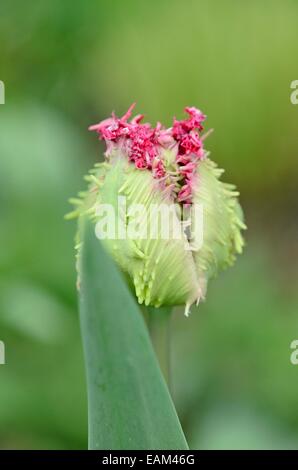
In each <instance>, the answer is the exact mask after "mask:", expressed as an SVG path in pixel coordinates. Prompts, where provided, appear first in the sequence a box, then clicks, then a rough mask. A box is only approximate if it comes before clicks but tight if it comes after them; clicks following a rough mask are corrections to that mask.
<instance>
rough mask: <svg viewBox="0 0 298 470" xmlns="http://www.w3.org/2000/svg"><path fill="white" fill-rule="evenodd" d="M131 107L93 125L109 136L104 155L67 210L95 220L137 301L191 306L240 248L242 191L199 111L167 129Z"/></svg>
mask: <svg viewBox="0 0 298 470" xmlns="http://www.w3.org/2000/svg"><path fill="white" fill-rule="evenodd" d="M133 107H134V105H133V106H131V107H130V108H129V110H128V111H127V113H126V114H125V115H124V116H122V117H121V118H118V117H116V116H115V115H114V114H112V116H111V118H109V119H106V120H104V121H102V122H100V123H99V124H96V125H94V126H91V127H90V128H89V129H90V130H92V131H95V132H96V133H97V134H98V136H99V139H101V140H104V141H105V143H106V146H107V150H106V152H105V161H104V162H103V163H98V164H96V165H95V167H94V169H93V170H91V172H90V174H89V175H88V177H87V180H88V182H89V187H88V190H87V191H86V192H85V193H80V195H79V196H80V198H79V199H75V200H72V202H73V203H75V204H76V205H77V207H78V208H77V209H76V210H75V211H74V212H73V213H71V214H70V217H72V216H77V217H79V218H81V217H83V216H86V215H88V216H89V217H91V218H92V220H94V222H95V224H96V225H95V227H96V228H95V229H96V234H97V236H98V238H100V239H101V241H102V243H103V244H104V245H105V246H106V248H107V250H108V251H109V252H110V254H111V256H112V257H113V258H114V260H115V261H116V263H117V264H118V266H119V267H120V269H121V270H122V271H123V273H124V274H125V276H126V278H127V280H128V282H129V284H130V285H131V287H132V288H133V290H134V292H135V294H136V297H137V299H138V302H139V303H140V304H143V303H144V304H145V305H147V306H148V305H150V306H154V307H160V306H162V305H183V304H184V305H185V306H186V307H185V312H186V314H187V313H188V311H189V308H190V306H191V305H192V304H193V303H194V302H197V303H198V302H199V301H200V299H202V298H204V296H205V292H206V287H207V283H208V280H209V279H210V278H211V277H214V276H215V275H216V274H217V272H218V271H219V270H220V269H222V268H225V267H227V266H229V265H231V264H233V262H234V260H235V256H236V254H237V253H241V251H242V247H243V238H242V235H241V230H242V229H244V228H245V225H244V223H243V216H242V211H241V208H240V205H239V203H238V200H237V196H238V192H236V191H235V188H234V186H232V185H229V184H226V183H223V182H221V181H220V179H219V178H220V176H221V174H222V172H223V171H222V170H219V169H218V168H217V166H216V165H215V163H213V162H212V161H211V160H210V159H209V158H208V154H207V152H206V151H205V150H204V146H203V141H204V136H201V132H202V130H203V122H204V120H205V115H204V114H203V113H202V112H201V111H199V110H197V109H196V108H194V107H187V108H185V111H186V113H187V114H188V118H187V119H184V120H180V121H179V120H176V119H174V122H173V126H172V127H171V128H169V129H166V128H164V127H163V126H162V125H161V124H160V123H158V124H157V125H156V127H152V126H151V125H150V124H148V123H142V120H143V116H142V115H137V116H135V117H134V118H133V119H130V118H131V114H132V109H133ZM205 136H206V135H205ZM197 207H199V208H201V209H202V211H201V212H200V211H199V213H201V214H202V219H201V218H200V217H199V218H198V217H196V216H194V214H197V211H196V208H197ZM198 225H200V227H199V230H198ZM78 236H79V235H78Z"/></svg>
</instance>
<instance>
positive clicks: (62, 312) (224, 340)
mask: <svg viewBox="0 0 298 470" xmlns="http://www.w3.org/2000/svg"><path fill="white" fill-rule="evenodd" d="M297 18H298V3H297V2H296V1H294V0H284V1H283V2H280V1H277V0H271V1H270V2H269V1H266V2H265V1H264V2H260V1H258V0H252V1H250V2H237V1H235V0H234V1H233V0H218V1H217V0H210V1H208V2H204V1H200V0H197V1H192V0H186V1H185V2H182V1H180V0H171V1H170V0H158V1H157V0H150V1H144V2H139V1H135V0H126V1H125V2H123V1H120V0H113V2H108V1H99V0H98V1H96V0H78V1H76V2H73V1H70V0H64V1H63V2H61V1H60V0H52V1H46V2H36V1H33V0H27V2H22V1H20V0H14V1H8V0H2V1H1V14H0V45H1V46H0V79H1V80H3V81H4V82H5V85H6V104H5V105H2V106H0V204H1V231H0V245H1V249H0V340H2V341H4V342H5V345H6V361H7V364H6V365H5V366H0V448H3V449H6V448H23V449H24V448H33V449H38V448H42V449H83V448H86V446H87V422H86V392H85V378H84V368H83V360H82V348H81V341H80V332H79V326H78V313H77V295H76V289H75V277H76V276H75V269H74V250H73V238H74V232H75V223H71V222H66V221H64V220H63V215H64V214H65V213H66V212H68V211H69V209H70V206H69V205H68V203H67V198H68V197H69V196H72V195H75V194H76V193H77V191H78V190H80V189H82V188H83V187H84V182H83V180H82V176H83V174H85V173H86V171H87V170H88V168H89V167H90V166H91V165H92V164H93V163H94V162H95V161H96V160H98V159H99V158H100V155H101V153H102V150H103V148H102V146H101V144H100V143H98V142H97V140H96V137H95V136H94V135H92V134H90V133H88V132H87V127H88V125H89V124H91V123H94V122H98V121H99V120H101V119H103V118H104V117H106V116H107V115H109V114H110V112H111V110H115V111H116V112H117V113H118V114H121V113H124V112H125V111H126V109H127V108H128V106H129V105H130V104H131V103H132V102H134V101H136V102H137V111H138V112H144V113H145V114H146V117H147V118H148V120H152V121H153V122H155V121H156V120H162V121H164V122H165V123H166V124H168V125H170V124H171V119H172V116H173V115H176V116H177V117H180V118H181V117H182V112H183V108H184V107H185V106H186V105H194V106H197V107H199V108H200V109H202V110H203V111H204V112H205V113H206V114H207V115H208V120H207V128H214V129H215V131H214V133H213V134H212V136H211V137H210V138H208V141H207V143H206V146H207V147H208V148H209V149H210V150H211V152H212V158H213V159H214V160H216V161H217V162H218V164H219V165H220V166H222V167H223V168H225V169H226V173H225V180H226V181H230V182H233V183H235V184H237V186H238V188H239V189H240V192H241V202H242V205H243V207H244V210H245V214H246V221H247V225H248V231H247V233H246V240H247V246H246V249H245V252H244V255H243V256H241V257H240V258H239V260H238V262H237V264H236V265H235V267H233V268H232V269H230V270H229V271H226V272H225V273H224V274H222V275H221V276H220V277H219V278H218V279H217V280H215V281H213V282H212V283H211V284H210V287H209V292H208V298H207V301H206V302H205V304H204V305H201V306H200V307H199V308H198V309H197V310H196V309H194V310H193V312H192V315H191V317H190V318H189V319H185V318H184V317H183V315H182V313H181V312H179V311H178V312H176V314H175V318H174V321H173V325H172V331H173V339H172V343H173V345H172V348H173V361H172V363H173V377H174V380H173V381H174V387H173V395H174V400H175V403H176V406H177V409H178V412H179V415H180V418H181V421H182V424H183V427H184V430H185V433H186V436H187V438H188V440H189V442H190V445H191V447H192V448H197V449H212V448H230V449H236V448H251V449H253V448H274V449H276V448H292V449H297V448H298V366H294V365H292V364H291V362H290V354H291V349H290V343H291V342H292V340H294V339H298V289H297V287H298V283H297V278H298V266H297V261H298V245H297V233H298V232H297V229H298V221H297V176H298V160H297V158H298V142H297V129H298V106H294V105H293V104H291V102H290V93H291V90H290V83H291V82H292V81H293V80H295V79H298V62H297V58H298V41H297Z"/></svg>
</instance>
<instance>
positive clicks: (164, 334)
mask: <svg viewBox="0 0 298 470" xmlns="http://www.w3.org/2000/svg"><path fill="white" fill-rule="evenodd" d="M171 312H172V307H160V308H153V307H148V325H149V332H150V336H151V340H152V343H153V347H154V350H155V353H156V355H157V358H158V361H159V365H160V368H161V371H162V373H163V375H164V378H165V380H166V382H167V384H168V387H169V390H170V391H171V328H170V327H171V321H170V320H171Z"/></svg>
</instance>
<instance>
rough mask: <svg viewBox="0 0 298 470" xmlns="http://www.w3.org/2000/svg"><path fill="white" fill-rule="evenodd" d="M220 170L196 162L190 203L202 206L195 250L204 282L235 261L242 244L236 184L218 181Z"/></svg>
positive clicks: (207, 164) (241, 223)
mask: <svg viewBox="0 0 298 470" xmlns="http://www.w3.org/2000/svg"><path fill="white" fill-rule="evenodd" d="M222 173H223V170H221V169H219V168H218V167H217V165H216V164H215V163H214V162H213V161H211V160H210V159H208V158H206V159H205V160H203V161H202V162H200V164H199V165H198V170H197V174H196V181H195V184H194V197H193V202H194V203H196V204H202V205H203V244H202V247H201V248H200V249H199V250H198V251H196V252H194V259H195V263H196V267H197V270H198V273H199V274H202V273H203V274H204V276H205V279H206V282H207V281H208V279H209V278H211V277H214V276H215V275H216V274H217V272H218V271H219V270H220V269H224V268H226V267H227V266H230V265H232V264H233V263H234V261H235V258H236V254H237V253H241V252H242V247H243V245H244V241H243V237H242V235H241V230H242V229H245V228H246V227H245V225H244V222H243V214H242V209H241V207H240V204H239V202H238V200H237V196H238V192H237V191H236V190H235V186H233V185H231V184H227V183H223V182H222V181H220V179H219V178H220V176H221V174H222Z"/></svg>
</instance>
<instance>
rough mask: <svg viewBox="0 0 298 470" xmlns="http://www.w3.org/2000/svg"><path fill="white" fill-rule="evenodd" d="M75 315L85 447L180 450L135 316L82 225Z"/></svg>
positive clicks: (182, 444) (178, 432) (170, 408)
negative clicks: (83, 376) (83, 377)
mask: <svg viewBox="0 0 298 470" xmlns="http://www.w3.org/2000/svg"><path fill="white" fill-rule="evenodd" d="M83 240H84V242H83V248H82V253H81V255H80V256H81V260H80V275H81V291H80V316H81V328H82V335H83V343H84V350H85V360H86V368H87V385H88V402H89V448H90V449H119V450H124V449H129V450H136V449H153V450H158V449H187V448H188V447H187V443H186V440H185V437H184V435H183V432H182V429H181V425H180V423H179V420H178V417H177V414H176V411H175V408H174V405H173V403H172V400H171V398H170V395H169V392H168V389H167V386H166V384H165V381H164V379H163V377H162V375H161V372H160V369H159V366H158V363H157V359H156V357H155V354H154V352H153V349H152V345H151V341H150V338H149V335H148V332H147V328H146V325H145V322H144V320H143V317H142V315H141V312H140V311H139V309H138V307H137V305H136V303H135V301H134V299H133V297H132V294H131V293H130V291H129V289H128V287H127V285H126V284H125V282H124V281H123V279H122V276H121V274H120V272H119V271H118V269H117V268H116V267H115V265H114V263H113V262H112V260H111V259H110V257H109V256H108V254H107V253H106V252H105V250H104V249H103V248H102V246H101V243H100V242H99V240H97V239H96V237H95V234H94V226H93V225H92V224H91V223H90V222H86V226H85V233H84V236H83Z"/></svg>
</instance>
